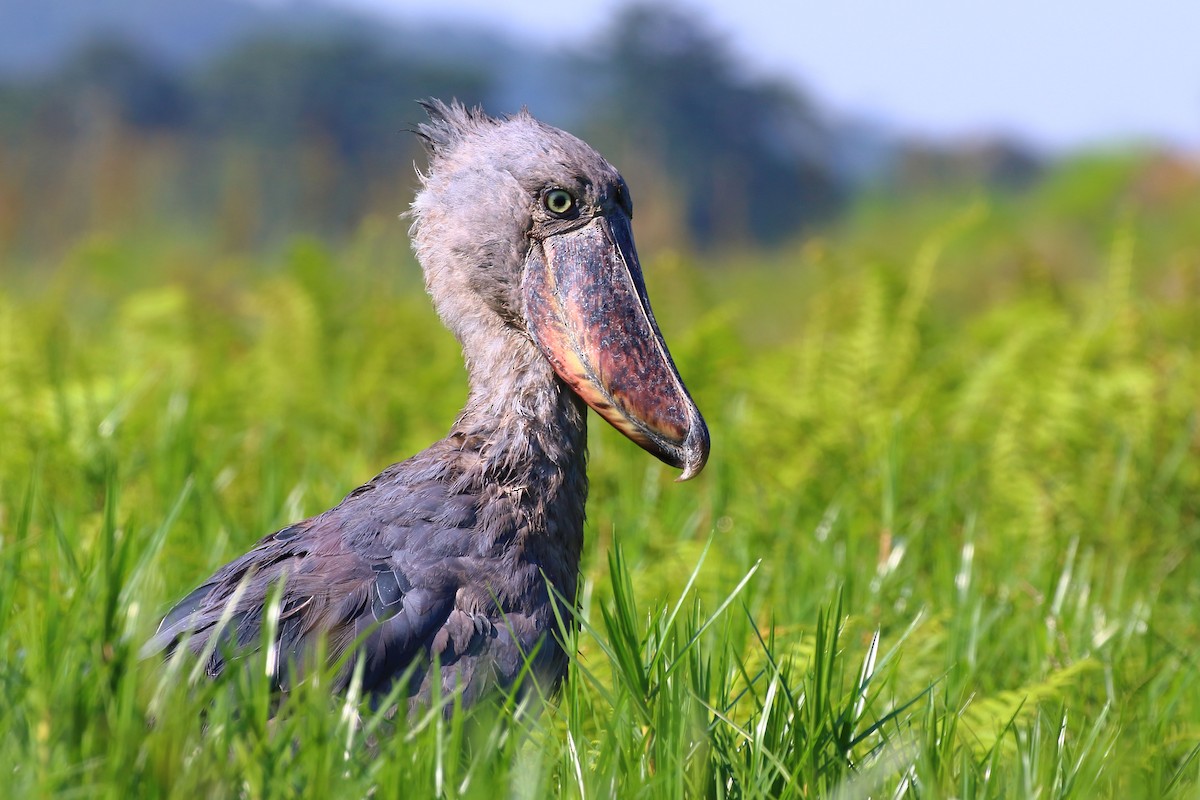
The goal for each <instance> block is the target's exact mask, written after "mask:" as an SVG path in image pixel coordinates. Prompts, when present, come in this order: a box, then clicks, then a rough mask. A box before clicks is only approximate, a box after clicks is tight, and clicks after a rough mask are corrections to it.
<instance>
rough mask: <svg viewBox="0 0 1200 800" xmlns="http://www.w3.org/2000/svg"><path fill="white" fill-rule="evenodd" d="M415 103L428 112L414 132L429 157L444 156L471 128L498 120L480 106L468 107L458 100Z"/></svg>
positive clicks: (474, 128)
mask: <svg viewBox="0 0 1200 800" xmlns="http://www.w3.org/2000/svg"><path fill="white" fill-rule="evenodd" d="M418 102H419V103H420V105H421V107H422V108H424V109H425V112H426V113H427V114H429V121H428V122H422V123H420V124H418V125H417V128H416V131H415V133H416V134H417V136H418V137H419V138H420V139H421V141H422V142H424V143H425V147H426V148H427V149H428V150H429V153H430V155H432V156H440V155H444V154H445V153H446V152H448V151H449V150H451V149H453V147H454V145H455V144H457V143H458V142H459V141H461V140H462V139H463V137H464V136H466V135H467V134H469V133H470V132H471V131H473V130H477V129H478V128H480V127H483V126H487V125H496V124H499V122H500V120H499V119H496V118H495V117H491V116H489V115H488V114H487V113H486V112H485V111H484V110H483V109H482V108H481V107H480V106H472V107H470V108H468V107H467V106H465V105H463V104H462V103H460V102H459V101H458V100H451V101H450V102H449V103H448V104H447V103H444V102H442V101H441V100H438V99H436V98H430V99H428V100H420V101H418Z"/></svg>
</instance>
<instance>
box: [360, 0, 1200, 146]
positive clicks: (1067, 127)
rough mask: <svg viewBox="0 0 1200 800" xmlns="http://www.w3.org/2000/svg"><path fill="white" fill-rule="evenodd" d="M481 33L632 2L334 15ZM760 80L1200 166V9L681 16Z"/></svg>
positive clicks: (782, 9) (406, 7)
mask: <svg viewBox="0 0 1200 800" xmlns="http://www.w3.org/2000/svg"><path fill="white" fill-rule="evenodd" d="M336 1H337V2H339V3H340V4H342V5H347V6H355V7H359V8H370V9H376V10H382V11H384V12H385V13H387V14H389V15H392V16H394V17H396V18H398V19H401V20H408V21H420V20H423V19H429V18H435V19H440V20H443V21H446V20H458V19H462V20H472V21H475V22H479V23H483V24H485V25H494V26H497V27H500V28H503V29H506V30H507V31H509V32H510V33H512V34H514V35H517V36H524V37H528V38H529V39H531V40H534V41H537V42H541V43H548V44H557V45H563V46H571V45H576V44H578V43H581V42H584V41H586V40H587V37H589V36H591V35H594V34H595V33H596V32H597V31H598V30H600V29H601V27H602V26H603V25H604V23H605V22H606V21H607V20H608V19H609V18H610V17H611V15H612V12H613V10H614V9H615V8H617V7H619V6H620V5H621V0H559V1H558V2H546V1H545V0H524V2H500V1H499V0H336ZM680 4H681V5H683V6H684V7H692V8H696V9H698V11H699V13H702V14H703V15H705V16H706V17H707V19H708V20H709V21H710V22H711V23H712V25H713V26H714V27H715V28H716V29H718V30H721V31H724V32H725V33H726V34H727V36H728V38H729V42H730V44H731V45H732V47H733V48H734V50H735V51H736V52H737V53H738V54H739V55H741V56H742V58H743V59H744V60H745V61H746V62H747V64H748V65H749V66H750V67H751V68H752V69H753V70H755V71H756V72H758V73H760V74H767V75H782V76H786V77H790V78H793V79H795V80H797V81H800V82H801V83H802V84H803V85H805V86H807V87H808V88H809V89H811V90H812V91H813V93H814V94H815V95H816V97H817V98H818V99H819V100H821V101H823V102H824V103H825V104H826V105H827V106H829V107H830V108H831V109H832V110H834V111H844V112H851V113H855V114H865V115H867V116H869V117H873V118H876V119H879V120H881V121H884V122H887V123H889V124H891V125H893V126H895V127H897V128H899V129H900V130H903V131H908V132H915V133H922V134H927V135H933V136H959V135H964V134H965V135H971V134H981V133H992V132H997V131H1002V132H1006V133H1010V134H1015V135H1018V136H1021V137H1024V138H1026V139H1028V140H1030V141H1031V142H1033V143H1035V144H1039V145H1041V146H1043V147H1049V148H1054V149H1057V148H1065V147H1074V146H1078V145H1093V144H1102V143H1106V142H1110V141H1123V140H1130V139H1143V138H1150V139H1158V140H1163V141H1166V142H1168V143H1171V144H1175V145H1177V146H1183V147H1187V148H1190V149H1192V150H1200V0H1140V1H1138V0H1109V1H1108V2H1106V1H1105V0H1094V1H1093V2H1084V1H1083V0H1057V1H1056V0H1040V1H1039V0H992V1H991V2H971V1H970V0H957V1H955V0H908V2H903V1H901V0H894V1H893V2H888V0H842V2H822V3H811V2H791V3H789V2H787V0H684V2H682V3H680Z"/></svg>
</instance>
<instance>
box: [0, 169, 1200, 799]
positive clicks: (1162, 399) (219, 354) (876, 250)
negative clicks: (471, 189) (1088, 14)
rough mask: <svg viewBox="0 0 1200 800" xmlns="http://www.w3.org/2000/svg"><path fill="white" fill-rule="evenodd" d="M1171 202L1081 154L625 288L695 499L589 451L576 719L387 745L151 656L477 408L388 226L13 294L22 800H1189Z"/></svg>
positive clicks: (13, 544)
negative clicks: (316, 523)
mask: <svg viewBox="0 0 1200 800" xmlns="http://www.w3.org/2000/svg"><path fill="white" fill-rule="evenodd" d="M1168 166H1169V165H1168ZM1189 180H1191V181H1193V182H1192V183H1190V184H1189V183H1188V181H1189ZM1189 186H1190V187H1191V189H1188V187H1189ZM1195 186H1196V182H1195V178H1194V177H1193V178H1188V176H1187V173H1186V170H1184V169H1183V168H1182V167H1177V168H1167V167H1164V165H1163V163H1162V162H1158V161H1153V160H1152V161H1144V160H1143V161H1135V160H1133V159H1126V160H1120V159H1117V160H1103V159H1092V160H1081V161H1079V162H1078V163H1071V164H1068V165H1067V166H1066V167H1064V168H1063V170H1062V171H1061V172H1059V173H1056V174H1055V175H1053V176H1051V178H1050V180H1049V181H1047V183H1046V184H1045V185H1044V186H1043V187H1041V188H1040V189H1039V190H1037V191H1034V192H1033V193H1032V194H1030V195H1028V196H1023V197H1020V198H1013V197H1010V198H1007V199H1004V198H1000V199H991V200H989V199H982V198H966V199H965V200H964V199H963V198H932V199H930V200H928V201H926V202H920V203H908V204H897V203H889V202H888V201H887V200H886V199H880V200H878V201H876V202H874V203H865V204H864V205H863V206H861V207H860V208H859V209H858V211H857V213H856V214H855V215H853V216H852V217H851V218H850V219H849V220H848V221H847V222H846V223H845V224H844V225H843V226H841V227H839V228H838V229H834V230H830V231H829V232H828V233H827V234H826V235H825V236H823V237H821V238H812V239H809V240H807V241H805V242H803V243H799V244H797V245H795V246H794V247H790V248H785V249H782V250H778V251H774V252H770V253H764V252H749V251H747V252H733V251H731V252H729V253H727V254H726V255H724V256H722V258H721V259H720V260H713V261H711V262H705V261H699V260H697V259H695V258H692V257H688V256H684V255H681V254H679V253H677V252H673V251H669V250H664V249H646V250H644V251H643V257H644V262H645V270H646V275H647V280H648V283H649V290H650V296H651V299H652V302H653V304H654V307H655V310H656V313H657V316H658V318H659V321H660V324H661V326H662V328H663V330H664V332H665V334H666V337H667V339H668V341H669V343H670V346H671V349H672V352H673V353H674V355H675V357H676V360H677V362H678V363H679V365H680V369H681V372H682V373H683V375H684V377H685V379H686V380H687V382H688V385H689V387H690V388H691V389H692V391H693V393H694V395H695V397H696V399H697V401H698V403H699V405H700V407H701V409H702V410H703V411H704V413H705V415H706V417H707V419H708V421H709V424H710V426H711V429H712V436H713V442H714V449H713V457H712V459H711V461H710V464H709V467H708V469H707V470H706V471H705V472H704V473H703V475H702V476H701V477H699V478H698V479H697V480H696V481H695V482H693V483H690V484H686V485H675V484H673V483H672V481H671V478H672V477H673V475H672V471H671V470H669V469H667V468H665V467H663V466H661V465H659V464H658V463H657V462H654V461H653V460H652V459H649V458H648V457H647V456H646V455H645V454H644V453H643V452H641V451H640V450H638V449H637V448H636V447H635V446H633V445H632V444H630V443H629V442H627V441H626V440H624V439H623V438H621V437H620V436H619V435H617V434H615V433H613V432H612V431H610V430H608V429H607V428H606V427H605V426H603V424H602V423H601V422H599V421H598V420H593V424H592V446H591V467H590V474H591V477H592V493H591V500H590V503H589V520H588V529H587V550H586V553H585V560H584V575H583V577H582V581H583V584H582V587H583V591H582V594H581V596H582V598H583V602H584V612H585V613H584V619H585V620H586V621H587V622H586V625H585V629H584V630H583V631H582V632H581V634H580V636H579V641H578V650H579V655H578V658H577V663H576V664H574V665H573V667H572V678H571V680H570V681H569V683H568V685H567V687H566V689H565V690H564V693H563V696H562V697H561V698H560V699H559V701H558V702H557V703H556V704H554V705H552V706H551V707H550V708H548V709H547V710H546V711H544V712H543V714H542V715H541V716H540V717H539V718H537V719H535V720H529V719H522V718H520V717H519V716H517V717H514V715H513V714H512V713H511V712H508V711H503V710H502V711H500V712H499V713H498V716H495V717H492V716H489V715H488V712H484V711H480V712H478V713H476V714H475V715H473V716H470V717H469V719H470V720H471V721H469V722H468V721H465V720H466V719H468V716H467V715H456V716H455V717H454V718H453V719H452V720H450V721H445V720H442V719H441V718H440V717H437V716H434V717H429V718H425V719H423V720H421V721H419V722H418V724H416V725H415V726H414V727H412V728H411V729H407V730H400V731H394V730H391V731H389V729H388V723H387V721H386V720H382V719H380V718H379V717H378V716H377V715H374V714H373V713H372V712H371V711H370V710H369V709H361V708H357V707H356V706H355V705H354V702H353V698H351V700H350V701H349V702H347V703H346V704H345V705H344V706H343V705H341V704H340V701H339V700H337V699H330V698H328V697H327V696H326V695H325V694H324V693H323V691H322V689H321V686H320V683H319V682H316V681H314V682H312V683H310V684H306V685H305V686H303V687H302V688H301V689H300V690H298V691H297V692H296V693H295V694H294V695H292V696H290V697H289V698H287V700H286V701H285V702H283V703H282V704H278V703H276V701H274V700H273V699H272V698H271V697H270V693H269V691H268V690H267V687H266V685H265V681H263V680H262V676H261V674H260V671H247V672H246V673H245V674H236V675H231V676H229V677H228V678H227V679H224V680H222V681H220V682H218V683H216V684H212V683H209V682H206V681H201V682H199V683H197V684H195V685H194V686H190V687H189V683H188V681H187V680H186V670H187V666H186V665H179V664H174V665H164V664H162V663H159V662H157V661H153V660H152V661H149V662H140V661H138V660H137V659H136V652H137V649H138V647H139V646H140V644H141V642H143V641H144V640H145V638H146V637H147V636H148V635H149V634H150V632H151V631H152V630H153V627H154V625H155V624H156V622H157V619H158V616H159V615H160V613H161V612H162V611H163V610H164V609H165V608H166V607H167V606H168V604H169V603H170V601H171V600H172V599H174V598H177V597H178V596H180V595H181V594H182V593H183V592H185V591H186V590H188V589H189V588H191V587H192V586H193V585H194V584H195V583H196V582H197V581H199V580H200V579H202V578H203V577H204V576H206V575H208V574H209V573H210V572H211V570H213V569H214V568H215V567H217V566H219V565H220V564H222V563H224V562H225V561H226V560H227V559H229V558H230V557H232V556H234V555H237V554H240V553H241V552H243V551H244V550H245V549H246V548H247V547H248V546H249V545H250V544H251V543H252V542H253V541H255V540H256V539H257V538H258V537H259V536H261V535H262V534H264V533H267V532H269V531H271V530H274V529H275V528H278V527H280V526H282V525H284V524H286V523H288V522H290V521H292V520H295V519H297V518H299V517H302V516H304V515H306V514H311V513H314V512H317V511H320V510H322V509H324V508H326V507H328V506H329V505H330V504H332V503H334V502H336V500H337V499H338V498H340V497H341V496H342V495H343V494H344V493H345V492H347V491H349V490H350V489H352V488H353V487H354V486H356V485H357V484H358V483H360V482H362V481H363V480H365V479H367V478H368V477H370V476H371V475H373V474H375V472H377V471H378V470H379V469H381V468H382V467H384V466H386V465H387V464H388V463H390V462H392V461H395V460H398V459H401V458H404V457H406V456H407V455H409V454H411V453H412V452H414V451H416V450H418V449H420V448H422V447H424V446H425V445H426V444H428V443H429V442H430V441H432V440H433V439H435V438H437V437H438V436H440V435H442V433H443V432H444V431H445V429H446V427H447V426H448V424H449V422H450V420H451V419H452V417H453V415H454V413H455V412H456V410H457V408H458V406H459V404H460V403H461V402H462V400H463V397H464V392H465V384H464V379H463V373H462V368H461V365H460V362H459V355H458V352H457V347H456V345H455V343H454V341H453V339H452V338H451V337H450V335H449V334H448V333H446V332H445V331H444V330H443V329H442V328H441V326H440V325H439V324H438V322H437V320H436V318H435V316H434V314H433V312H432V309H431V308H430V307H429V304H428V302H427V299H426V298H425V297H424V295H423V290H422V284H421V278H420V274H419V270H418V267H417V266H416V265H415V264H414V263H413V261H412V259H411V256H410V255H409V253H408V249H407V244H406V241H405V238H404V225H403V224H402V223H400V222H397V221H395V220H393V219H388V218H379V219H376V218H368V219H367V220H366V221H365V222H363V223H362V225H361V226H360V227H359V229H358V231H357V232H356V233H355V234H354V235H353V236H352V237H351V238H350V239H349V241H347V242H346V243H344V244H340V245H338V246H337V247H336V248H331V247H330V246H328V245H325V244H322V243H321V242H320V241H318V240H315V239H296V240H294V241H293V242H292V243H291V244H289V245H288V246H287V247H284V248H282V249H279V250H271V251H247V250H238V249H236V248H232V249H231V248H230V247H229V246H228V245H227V244H226V243H223V242H221V241H220V240H219V239H216V238H213V239H204V238H195V237H189V236H173V235H170V231H171V230H172V228H170V227H169V226H166V227H164V228H162V229H159V230H149V229H137V230H132V231H127V232H117V233H114V232H111V231H103V230H101V231H99V232H96V233H94V234H91V235H88V236H85V237H82V238H80V239H79V240H78V241H75V242H73V243H72V244H71V245H70V246H69V247H68V248H67V252H66V254H65V255H64V256H63V257H62V258H61V259H57V260H54V261H46V260H37V261H33V262H23V261H21V260H20V259H18V258H16V257H15V256H10V257H9V258H8V259H7V260H6V261H4V262H3V263H0V720H2V724H0V765H2V766H3V768H4V770H5V774H7V775H8V776H9V777H8V785H7V790H8V792H9V793H10V796H18V795H22V796H56V795H67V794H84V795H87V796H114V797H116V796H120V797H127V796H133V795H136V796H186V795H195V794H197V793H200V794H202V795H204V796H249V797H276V796H281V797H282V796H323V795H328V794H331V793H332V794H338V795H364V794H367V793H368V792H370V793H372V794H374V795H375V796H381V797H390V796H396V797H412V796H447V797H452V796H453V797H456V796H495V795H496V794H497V793H504V794H512V795H517V796H530V797H534V796H538V797H540V796H560V795H562V796H593V795H601V796H621V797H629V796H651V797H683V796H707V797H831V796H856V797H865V796H881V795H884V794H886V795H890V796H897V797H900V796H921V797H928V796H932V797H939V796H957V797H1004V796H1035V795H1036V796H1046V797H1067V796H1082V797H1093V796H1114V797H1116V796H1119V797H1156V798H1158V797H1185V796H1193V795H1194V793H1195V791H1196V788H1197V786H1198V785H1200V781H1198V774H1197V772H1198V763H1200V762H1197V760H1196V758H1195V756H1196V754H1197V753H1198V752H1200V726H1198V725H1197V722H1196V720H1197V719H1200V683H1198V681H1197V675H1198V674H1200V673H1198V672H1197V670H1196V667H1195V661H1196V657H1197V641H1198V635H1200V632H1198V630H1197V622H1196V620H1197V618H1198V615H1197V603H1198V601H1200V577H1198V576H1200V565H1198V564H1197V563H1196V558H1197V556H1196V552H1197V544H1198V542H1200V499H1198V498H1200V402H1198V398H1200V242H1198V240H1197V239H1196V236H1195V231H1196V230H1198V229H1200V203H1198V202H1197V200H1196V197H1197V196H1200V194H1198V193H1196V192H1195V191H1193V190H1194V188H1195ZM1180 187H1182V188H1180ZM755 565H758V566H757V569H755ZM751 572H753V575H751V576H750V577H749V579H748V580H746V581H743V579H744V578H745V577H746V576H747V575H748V574H749V573H751ZM272 718H273V721H270V722H268V720H269V719H272ZM356 720H357V722H356ZM513 726H516V731H514V728H513ZM364 739H366V740H368V741H366V742H364Z"/></svg>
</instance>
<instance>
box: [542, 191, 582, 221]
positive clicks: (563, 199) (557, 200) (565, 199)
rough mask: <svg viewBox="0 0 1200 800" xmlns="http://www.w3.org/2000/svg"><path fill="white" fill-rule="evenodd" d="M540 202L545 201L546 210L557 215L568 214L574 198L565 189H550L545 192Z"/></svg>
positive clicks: (573, 204)
mask: <svg viewBox="0 0 1200 800" xmlns="http://www.w3.org/2000/svg"><path fill="white" fill-rule="evenodd" d="M542 202H543V203H545V205H546V210H547V211H549V212H550V213H551V214H557V215H559V216H562V215H563V214H569V213H570V211H571V209H573V208H574V207H575V198H574V197H572V196H571V193H570V192H568V191H567V190H566V189H551V190H550V191H548V192H546V196H545V197H544V198H543V199H542Z"/></svg>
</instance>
